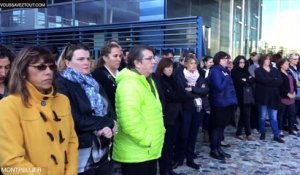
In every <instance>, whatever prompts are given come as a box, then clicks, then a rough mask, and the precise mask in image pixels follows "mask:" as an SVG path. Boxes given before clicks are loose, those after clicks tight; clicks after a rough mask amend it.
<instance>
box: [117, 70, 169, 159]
mask: <svg viewBox="0 0 300 175" xmlns="http://www.w3.org/2000/svg"><path fill="white" fill-rule="evenodd" d="M116 82H117V84H118V86H117V91H116V112H117V121H118V125H119V130H118V134H116V136H115V137H114V144H113V155H112V158H113V159H114V160H115V161H117V162H124V163H125V162H126V163H133V162H144V161H148V160H153V159H157V158H159V157H160V156H161V150H162V146H163V141H164V135H165V128H164V124H163V114H162V107H161V103H160V100H159V96H158V93H157V89H156V87H155V85H154V82H153V81H152V80H151V82H152V84H153V85H154V90H155V96H154V94H153V93H152V91H151V87H150V84H149V83H148V81H147V80H146V78H145V76H143V75H140V74H138V73H136V72H134V71H131V70H129V69H127V68H125V69H123V70H122V71H121V72H120V74H119V75H118V76H117V78H116Z"/></svg>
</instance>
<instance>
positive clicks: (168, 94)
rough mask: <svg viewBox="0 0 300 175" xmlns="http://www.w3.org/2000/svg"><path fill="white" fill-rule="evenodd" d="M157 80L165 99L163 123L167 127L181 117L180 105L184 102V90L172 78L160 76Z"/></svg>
mask: <svg viewBox="0 0 300 175" xmlns="http://www.w3.org/2000/svg"><path fill="white" fill-rule="evenodd" d="M158 80H159V81H158V82H159V84H160V87H161V89H162V90H163V94H164V99H165V106H164V108H163V112H164V122H165V124H168V125H174V124H175V121H176V120H177V119H178V117H179V116H180V115H182V103H183V102H184V100H185V96H184V93H185V92H184V89H180V88H179V87H178V85H177V83H176V81H175V79H174V77H173V76H171V77H167V76H165V75H162V76H160V77H159V78H158Z"/></svg>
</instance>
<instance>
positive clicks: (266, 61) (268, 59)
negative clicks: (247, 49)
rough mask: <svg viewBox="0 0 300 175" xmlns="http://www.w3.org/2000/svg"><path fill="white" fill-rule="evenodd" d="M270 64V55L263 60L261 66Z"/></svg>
mask: <svg viewBox="0 0 300 175" xmlns="http://www.w3.org/2000/svg"><path fill="white" fill-rule="evenodd" d="M270 64H271V60H270V57H267V58H266V60H265V61H264V64H263V66H270Z"/></svg>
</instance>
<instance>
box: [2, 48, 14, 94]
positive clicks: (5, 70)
mask: <svg viewBox="0 0 300 175" xmlns="http://www.w3.org/2000/svg"><path fill="white" fill-rule="evenodd" d="M13 59H14V54H13V53H12V52H11V51H10V50H9V49H7V48H6V47H4V46H2V45H0V100H1V99H2V98H3V97H5V96H7V95H8V89H7V84H8V81H7V80H8V74H9V69H10V66H11V64H12V61H13Z"/></svg>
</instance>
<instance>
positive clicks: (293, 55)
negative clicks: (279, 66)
mask: <svg viewBox="0 0 300 175" xmlns="http://www.w3.org/2000/svg"><path fill="white" fill-rule="evenodd" d="M294 57H297V58H298V59H299V54H297V53H292V54H290V55H289V59H293V58H294Z"/></svg>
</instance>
